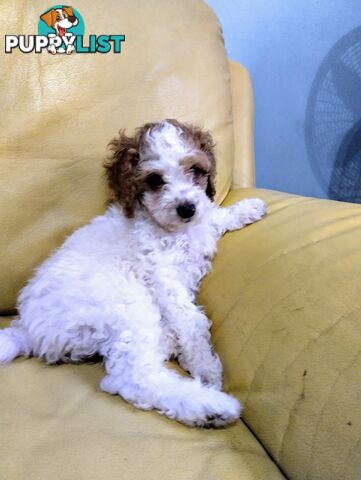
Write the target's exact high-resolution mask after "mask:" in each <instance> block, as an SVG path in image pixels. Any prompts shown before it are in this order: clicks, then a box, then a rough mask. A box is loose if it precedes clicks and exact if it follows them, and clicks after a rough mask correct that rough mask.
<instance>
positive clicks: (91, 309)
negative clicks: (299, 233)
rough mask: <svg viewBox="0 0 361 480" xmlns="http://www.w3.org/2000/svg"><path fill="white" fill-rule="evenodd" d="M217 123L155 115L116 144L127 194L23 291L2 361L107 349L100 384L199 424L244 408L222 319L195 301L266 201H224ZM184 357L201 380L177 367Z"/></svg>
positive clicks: (1, 346)
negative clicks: (222, 338) (219, 255)
mask: <svg viewBox="0 0 361 480" xmlns="http://www.w3.org/2000/svg"><path fill="white" fill-rule="evenodd" d="M213 147H214V144H213V141H212V137H211V135H210V134H209V133H208V132H205V131H203V130H201V129H199V128H197V127H194V126H192V125H189V124H182V123H179V122H177V121H175V120H165V121H162V122H159V123H149V124H146V125H145V126H143V127H142V128H140V129H138V130H137V132H136V135H135V136H134V137H132V138H130V137H127V136H126V135H125V134H124V132H121V133H120V136H119V138H116V139H114V140H113V141H112V142H111V148H112V151H113V155H112V158H111V159H110V160H109V161H108V162H107V163H106V165H105V168H106V175H107V179H108V184H109V186H110V188H111V189H112V190H113V192H114V194H115V198H116V200H117V201H116V202H115V203H114V204H113V205H111V206H110V207H109V208H108V209H107V211H106V212H105V213H104V215H100V216H98V217H96V218H95V219H93V220H92V221H91V222H90V223H89V224H88V225H86V226H84V227H82V228H80V229H78V230H77V231H75V232H74V233H73V234H72V235H71V236H70V237H69V238H67V240H66V241H65V243H64V244H63V245H62V246H61V247H60V248H59V249H58V250H57V251H55V253H53V254H52V255H51V256H50V258H48V259H47V260H46V261H45V262H44V263H43V264H42V265H41V266H40V267H39V268H38V270H37V271H36V273H35V275H34V277H33V278H32V279H31V280H30V281H29V283H28V284H27V285H26V286H25V287H24V288H23V290H22V291H21V293H20V295H19V298H18V310H19V318H18V319H16V320H14V321H13V322H12V324H11V326H10V327H9V328H6V329H4V330H1V331H0V362H4V363H5V362H9V361H11V360H12V359H13V358H15V357H16V356H18V355H25V356H29V355H34V356H36V357H39V358H42V359H44V360H45V361H47V362H48V363H54V362H58V361H63V362H72V361H75V362H77V361H80V360H82V359H84V358H86V357H89V356H92V355H94V354H96V353H99V354H100V355H102V356H103V358H104V365H105V370H106V376H105V377H104V378H103V380H102V381H101V384H100V387H101V388H102V389H103V390H104V391H106V392H109V393H112V394H117V395H120V396H121V397H123V398H124V399H125V400H127V401H128V402H130V403H132V404H133V405H135V406H136V407H138V408H142V409H156V410H157V411H158V412H159V413H161V414H163V415H166V416H168V417H170V418H173V419H176V420H178V421H180V422H183V423H185V424H186V425H190V426H201V427H210V426H212V427H221V426H224V425H226V424H228V423H230V422H233V421H234V420H236V419H237V418H239V415H240V411H241V406H240V404H239V402H238V401H237V400H236V399H235V398H233V397H231V396H229V395H227V394H226V393H223V392H222V391H221V386H222V365H221V362H220V360H219V357H218V356H217V354H216V353H215V352H214V351H213V348H212V345H211V341H210V322H209V320H208V318H207V317H206V316H205V314H204V313H203V311H202V309H201V308H199V307H198V306H197V305H196V304H195V295H196V292H197V289H198V286H199V283H200V281H201V279H202V277H203V276H204V275H205V274H206V273H207V272H208V271H209V269H210V267H211V259H212V257H213V255H214V254H215V251H216V243H217V240H218V239H219V238H220V237H221V236H222V235H223V234H224V233H225V232H226V231H227V230H235V229H239V228H241V227H243V226H244V225H247V224H249V223H252V222H255V221H257V220H259V219H260V218H261V217H262V216H263V215H264V213H265V210H266V208H265V204H264V203H263V202H262V201H261V200H259V199H246V200H242V201H240V202H238V203H236V204H234V205H232V206H231V207H228V208H218V207H217V206H216V205H215V204H214V203H213V202H212V200H213V197H214V194H215V188H214V177H215V158H214V153H213ZM170 358H177V359H178V362H179V364H180V366H181V367H182V368H183V369H184V370H186V371H188V372H189V373H190V374H191V376H192V377H193V378H189V377H185V376H184V377H183V376H181V375H179V374H178V373H176V372H175V371H173V370H170V369H168V368H167V367H166V365H165V361H166V360H168V359H170Z"/></svg>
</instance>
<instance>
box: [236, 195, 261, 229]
mask: <svg viewBox="0 0 361 480" xmlns="http://www.w3.org/2000/svg"><path fill="white" fill-rule="evenodd" d="M239 206H240V207H241V211H242V214H243V215H244V217H245V223H246V224H249V223H253V222H257V221H258V220H261V218H262V217H263V215H264V214H265V213H266V212H267V205H266V204H265V202H264V201H263V200H261V199H260V198H245V199H244V200H241V201H240V202H239Z"/></svg>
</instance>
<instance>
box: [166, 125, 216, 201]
mask: <svg viewBox="0 0 361 480" xmlns="http://www.w3.org/2000/svg"><path fill="white" fill-rule="evenodd" d="M166 121H167V122H169V123H171V124H172V125H174V126H175V127H178V128H180V129H181V130H182V132H183V133H182V137H183V139H184V141H185V142H187V143H189V144H191V145H193V146H194V147H195V148H196V149H199V150H200V151H201V152H202V153H203V154H205V155H206V158H207V160H208V165H207V168H203V167H202V166H201V165H202V164H204V165H205V160H204V157H203V158H202V156H201V155H199V156H198V155H197V157H198V161H197V162H195V163H194V165H198V162H199V163H200V165H199V167H200V168H201V169H202V170H206V172H207V175H206V176H207V184H206V188H205V191H206V194H207V196H208V197H209V198H210V199H211V200H212V201H213V200H214V196H215V194H216V188H215V180H216V158H215V155H214V147H215V142H214V140H213V138H212V135H211V133H210V132H209V131H208V130H204V129H202V128H200V127H197V126H195V125H192V124H191V123H181V122H178V121H177V120H174V119H167V120H166ZM188 158H190V157H187V159H185V160H184V161H185V163H186V162H188ZM193 158H195V157H193ZM191 166H192V165H190V167H191ZM198 173H200V172H198Z"/></svg>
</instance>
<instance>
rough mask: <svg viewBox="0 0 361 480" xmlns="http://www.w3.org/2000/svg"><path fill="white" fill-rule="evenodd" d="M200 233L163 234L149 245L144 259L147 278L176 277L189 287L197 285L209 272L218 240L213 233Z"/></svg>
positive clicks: (143, 265)
mask: <svg viewBox="0 0 361 480" xmlns="http://www.w3.org/2000/svg"><path fill="white" fill-rule="evenodd" d="M201 233H202V234H200V233H199V232H197V231H195V232H187V233H182V234H179V235H177V236H168V237H163V238H160V239H155V240H154V241H153V242H151V243H152V244H151V245H147V250H146V254H145V255H144V256H143V258H142V269H144V271H145V272H146V273H147V278H149V279H151V278H152V277H154V276H159V275H162V276H164V278H167V277H168V278H174V277H177V278H180V279H182V280H183V282H186V283H187V284H189V287H190V288H196V286H197V285H198V283H199V282H200V280H201V279H202V277H203V276H204V275H205V274H206V273H207V272H208V271H209V269H210V267H211V260H212V258H213V256H214V254H215V250H216V241H215V239H214V238H213V237H212V235H210V232H201Z"/></svg>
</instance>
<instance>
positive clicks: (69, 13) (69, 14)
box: [63, 5, 74, 17]
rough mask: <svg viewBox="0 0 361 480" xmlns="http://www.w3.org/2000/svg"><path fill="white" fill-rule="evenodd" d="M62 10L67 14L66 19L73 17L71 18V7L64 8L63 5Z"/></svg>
mask: <svg viewBox="0 0 361 480" xmlns="http://www.w3.org/2000/svg"><path fill="white" fill-rule="evenodd" d="M63 10H65V12H66V13H67V14H68V17H73V16H74V13H73V8H72V7H65V6H64V5H63Z"/></svg>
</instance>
